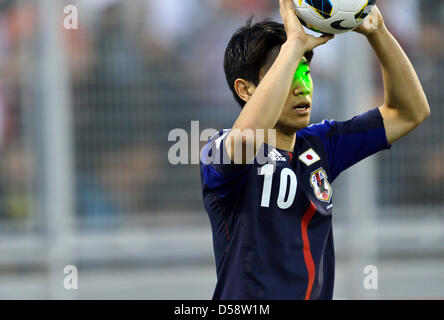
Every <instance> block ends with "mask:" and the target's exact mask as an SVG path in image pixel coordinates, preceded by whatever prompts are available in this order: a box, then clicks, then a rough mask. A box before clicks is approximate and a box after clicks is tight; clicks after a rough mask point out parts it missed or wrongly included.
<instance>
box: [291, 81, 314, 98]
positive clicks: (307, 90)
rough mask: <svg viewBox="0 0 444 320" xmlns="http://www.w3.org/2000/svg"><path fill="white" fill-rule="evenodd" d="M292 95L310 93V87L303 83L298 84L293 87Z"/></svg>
mask: <svg viewBox="0 0 444 320" xmlns="http://www.w3.org/2000/svg"><path fill="white" fill-rule="evenodd" d="M293 95H295V96H299V95H304V96H306V95H311V88H310V87H308V86H307V85H304V84H299V83H298V85H297V86H296V87H295V88H294V89H293Z"/></svg>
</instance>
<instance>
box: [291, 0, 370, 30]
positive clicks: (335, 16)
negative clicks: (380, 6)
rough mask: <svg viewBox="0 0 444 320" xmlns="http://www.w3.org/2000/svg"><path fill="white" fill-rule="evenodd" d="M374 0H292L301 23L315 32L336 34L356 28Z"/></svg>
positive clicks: (368, 11)
mask: <svg viewBox="0 0 444 320" xmlns="http://www.w3.org/2000/svg"><path fill="white" fill-rule="evenodd" d="M375 4H376V0H293V5H294V8H295V10H296V14H297V16H298V17H299V19H300V20H301V23H302V24H303V25H304V26H305V27H307V28H309V29H311V30H313V31H316V32H320V33H328V34H338V33H344V32H347V31H351V30H353V29H355V28H357V27H358V26H359V25H360V24H361V23H362V22H363V21H364V19H365V18H366V17H367V16H368V14H369V13H370V12H371V11H372V9H373V7H374V6H375Z"/></svg>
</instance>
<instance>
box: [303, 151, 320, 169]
mask: <svg viewBox="0 0 444 320" xmlns="http://www.w3.org/2000/svg"><path fill="white" fill-rule="evenodd" d="M299 160H301V161H302V162H303V163H304V164H305V165H306V166H307V167H309V166H311V165H312V164H314V163H316V162H318V161H319V160H321V157H319V156H318V154H317V153H316V152H314V150H313V149H312V148H310V149H308V150H307V151H305V152H304V153H303V154H301V155H300V156H299Z"/></svg>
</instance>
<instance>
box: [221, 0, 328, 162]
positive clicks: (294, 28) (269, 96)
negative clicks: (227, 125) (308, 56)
mask: <svg viewBox="0 0 444 320" xmlns="http://www.w3.org/2000/svg"><path fill="white" fill-rule="evenodd" d="M279 4H280V13H281V16H282V19H283V21H284V25H285V31H286V34H287V41H286V42H285V43H284V44H283V45H282V47H281V50H280V53H279V55H278V57H277V58H276V60H275V62H274V63H273V65H272V66H271V68H270V70H269V71H268V72H267V73H266V75H265V76H264V78H263V79H262V81H261V82H260V84H259V85H258V86H257V88H256V87H255V86H254V85H253V84H252V83H250V82H246V81H244V80H242V79H237V80H236V81H235V84H234V87H235V89H236V92H237V93H238V94H239V96H240V97H241V98H242V99H243V100H244V101H246V102H247V103H246V105H245V106H244V108H243V109H242V112H241V113H240V115H239V117H238V118H237V120H236V122H235V123H234V125H233V128H232V130H231V132H230V134H229V135H228V137H227V139H226V142H225V146H226V148H227V151H228V155H229V156H230V158H231V159H232V160H233V161H234V162H235V163H237V164H239V163H244V164H245V163H249V162H250V161H251V160H253V159H248V158H247V157H246V155H247V154H248V152H246V150H254V155H255V154H256V146H258V147H259V146H261V145H262V143H263V142H264V141H263V137H262V136H261V135H258V136H256V132H257V131H256V130H258V129H262V130H264V131H265V136H266V135H267V132H266V130H267V129H273V128H274V127H275V125H276V123H277V121H278V120H279V117H280V115H281V113H282V110H283V108H284V105H285V102H286V100H287V97H288V93H289V91H290V87H291V83H292V80H293V76H294V73H295V71H296V69H297V67H298V65H299V63H300V60H301V59H302V57H303V55H304V54H305V52H307V51H310V50H313V49H314V48H316V47H317V46H320V45H322V44H324V43H326V42H327V41H328V40H330V39H331V37H327V36H322V37H319V38H316V37H313V36H311V35H307V34H306V33H305V32H304V30H303V27H302V25H301V23H300V22H299V19H298V18H297V16H296V14H295V12H294V9H293V4H292V0H280V1H279ZM248 132H250V133H252V134H253V135H254V141H252V140H251V139H247V138H246V137H247V133H248ZM259 139H261V141H259ZM235 150H238V152H237V153H235ZM240 152H241V154H242V157H239V156H236V157H235V155H236V154H237V155H239V153H240ZM254 155H253V156H254ZM240 158H242V159H240Z"/></svg>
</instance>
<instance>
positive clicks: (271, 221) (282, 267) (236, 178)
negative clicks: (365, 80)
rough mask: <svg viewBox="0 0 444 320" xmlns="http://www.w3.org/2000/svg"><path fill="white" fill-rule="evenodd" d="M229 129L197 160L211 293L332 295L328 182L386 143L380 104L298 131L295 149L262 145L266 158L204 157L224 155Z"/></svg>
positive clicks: (230, 297)
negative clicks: (207, 225)
mask: <svg viewBox="0 0 444 320" xmlns="http://www.w3.org/2000/svg"><path fill="white" fill-rule="evenodd" d="M228 133H229V130H223V131H221V132H219V133H218V134H217V135H216V136H214V137H213V138H212V139H211V140H210V141H209V143H208V144H207V145H206V146H205V147H204V149H203V152H202V158H201V165H200V169H201V179H202V191H203V200H204V205H205V208H206V211H207V213H208V215H209V218H210V222H211V228H212V232H213V247H214V255H215V260H216V269H217V285H216V289H215V292H214V296H213V299H217V300H219V299H228V300H246V299H255V300H262V299H280V300H292V299H332V297H333V285H334V273H335V255H334V245H333V230H332V207H333V204H332V196H333V189H332V183H333V181H334V180H335V179H336V177H338V175H339V174H340V173H341V172H342V171H344V170H345V169H347V168H349V167H350V166H352V165H353V164H355V163H357V162H359V161H360V160H362V159H364V158H366V157H368V156H370V155H372V154H374V153H376V152H378V151H380V150H383V149H388V148H390V145H389V143H388V142H387V138H386V134H385V129H384V124H383V120H382V117H381V114H380V112H379V110H378V109H374V110H371V111H369V112H367V113H364V114H362V115H359V116H357V117H354V118H353V119H351V120H349V121H345V122H335V121H324V122H322V123H320V124H314V125H311V126H309V127H307V128H305V129H303V130H300V131H298V132H297V135H296V144H295V148H294V151H293V152H286V151H284V150H280V149H276V148H273V147H271V146H268V145H266V144H264V145H263V147H262V148H261V150H260V153H263V154H264V155H265V156H267V157H269V158H270V159H271V160H272V161H271V162H270V163H266V164H263V162H260V163H262V164H259V163H258V161H256V160H255V161H252V163H251V164H248V165H235V164H232V163H230V161H228V162H226V161H225V162H224V161H222V160H223V159H219V160H220V161H212V163H209V162H211V161H208V158H209V157H212V156H214V155H215V154H218V155H219V154H220V155H223V156H225V157H226V154H227V152H226V150H225V139H226V137H227V135H228ZM217 162H219V163H217ZM224 163H225V164H224Z"/></svg>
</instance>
